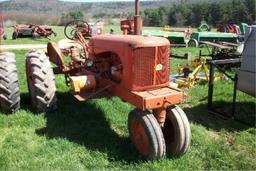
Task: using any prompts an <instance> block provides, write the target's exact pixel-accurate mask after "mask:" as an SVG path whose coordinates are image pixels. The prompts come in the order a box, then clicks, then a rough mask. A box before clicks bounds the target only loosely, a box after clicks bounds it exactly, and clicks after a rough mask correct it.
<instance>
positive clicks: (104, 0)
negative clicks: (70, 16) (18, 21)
mask: <svg viewBox="0 0 256 171" xmlns="http://www.w3.org/2000/svg"><path fill="white" fill-rule="evenodd" d="M2 1H6V0H0V2H2ZM61 1H65V2H124V1H134V0H61ZM141 1H149V0H141ZM151 1H152V0H151Z"/></svg>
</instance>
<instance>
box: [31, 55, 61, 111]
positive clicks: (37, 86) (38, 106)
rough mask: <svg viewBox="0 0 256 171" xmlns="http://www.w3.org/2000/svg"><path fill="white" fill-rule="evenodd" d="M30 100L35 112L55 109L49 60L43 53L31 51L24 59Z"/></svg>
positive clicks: (53, 86) (53, 81) (53, 84)
mask: <svg viewBox="0 0 256 171" xmlns="http://www.w3.org/2000/svg"><path fill="white" fill-rule="evenodd" d="M26 75H27V83H28V89H29V95H30V100H31V103H32V106H33V108H34V109H35V110H36V111H37V112H48V111H51V110H55V109H56V108H57V98H56V86H55V78H54V74H53V70H52V67H51V64H50V61H49V58H48V57H47V56H46V55H45V53H44V52H43V51H31V52H30V53H28V55H27V58H26Z"/></svg>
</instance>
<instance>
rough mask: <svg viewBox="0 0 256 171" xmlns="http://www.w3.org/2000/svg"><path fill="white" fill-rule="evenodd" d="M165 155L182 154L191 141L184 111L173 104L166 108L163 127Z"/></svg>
mask: <svg viewBox="0 0 256 171" xmlns="http://www.w3.org/2000/svg"><path fill="white" fill-rule="evenodd" d="M163 134H164V138H165V144H166V153H167V155H172V156H179V155H182V154H184V153H185V152H186V151H187V150H188V148H189V146H190V142H191V130H190V126H189V122H188V119H187V116H186V114H185V113H184V111H183V110H182V109H181V108H180V107H178V106H174V107H171V108H169V109H168V111H167V117H166V121H165V124H164V128H163Z"/></svg>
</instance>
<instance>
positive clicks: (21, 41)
mask: <svg viewBox="0 0 256 171" xmlns="http://www.w3.org/2000/svg"><path fill="white" fill-rule="evenodd" d="M51 28H52V29H53V31H54V32H56V33H57V36H56V37H52V38H51V40H48V39H46V38H39V39H36V40H33V39H32V38H18V39H16V40H12V33H13V28H12V27H8V28H5V33H6V34H7V40H3V41H2V44H3V45H13V44H46V43H48V42H49V41H55V42H56V41H59V40H61V39H63V38H64V37H65V36H64V26H51ZM144 28H145V29H159V28H157V27H144ZM110 29H113V30H114V33H115V34H122V32H121V30H120V26H119V25H117V24H112V25H105V26H104V33H106V34H108V33H109V32H110Z"/></svg>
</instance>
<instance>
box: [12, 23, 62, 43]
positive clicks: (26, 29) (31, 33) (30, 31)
mask: <svg viewBox="0 0 256 171" xmlns="http://www.w3.org/2000/svg"><path fill="white" fill-rule="evenodd" d="M13 28H14V31H13V34H12V39H13V40H15V39H17V38H21V37H32V38H33V39H35V38H38V37H45V38H48V39H50V37H51V36H52V35H54V36H57V34H56V33H55V32H54V31H53V30H52V28H50V27H49V26H47V25H15V26H13Z"/></svg>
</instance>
